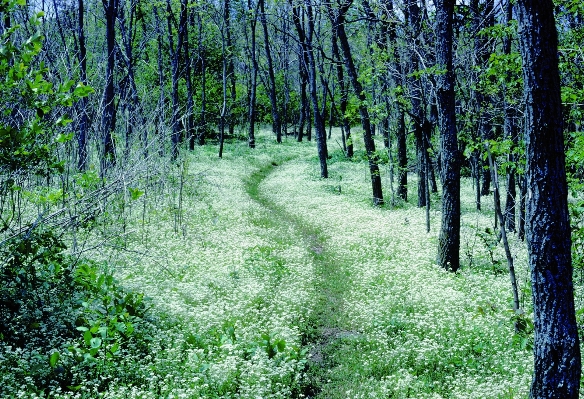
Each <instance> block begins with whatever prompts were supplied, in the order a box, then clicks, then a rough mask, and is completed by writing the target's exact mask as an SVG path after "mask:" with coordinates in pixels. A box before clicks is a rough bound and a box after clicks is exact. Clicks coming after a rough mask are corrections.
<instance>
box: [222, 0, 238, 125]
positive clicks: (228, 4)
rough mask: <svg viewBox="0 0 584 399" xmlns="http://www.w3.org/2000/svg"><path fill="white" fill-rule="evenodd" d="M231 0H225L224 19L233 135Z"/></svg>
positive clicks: (228, 118)
mask: <svg viewBox="0 0 584 399" xmlns="http://www.w3.org/2000/svg"><path fill="white" fill-rule="evenodd" d="M230 7H231V1H230V0H225V8H224V10H223V21H224V23H225V31H226V39H227V50H226V51H227V57H228V58H227V76H228V79H229V94H230V97H231V104H230V106H229V107H228V110H227V114H226V118H227V120H228V121H229V135H230V136H232V137H233V135H234V134H235V118H234V117H233V111H232V109H231V108H232V107H233V106H235V102H236V100H237V92H236V86H235V65H234V63H233V43H232V40H231V9H230Z"/></svg>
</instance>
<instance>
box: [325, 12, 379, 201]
mask: <svg viewBox="0 0 584 399" xmlns="http://www.w3.org/2000/svg"><path fill="white" fill-rule="evenodd" d="M351 3H352V1H350V2H348V3H344V4H343V6H342V7H339V15H338V16H337V20H336V21H335V23H334V25H335V26H336V28H337V33H338V37H339V42H340V44H341V50H342V52H343V57H344V59H345V67H346V68H347V73H348V75H349V78H350V80H351V84H352V86H353V91H354V92H355V95H356V96H357V98H359V114H360V116H361V123H362V125H363V141H364V142H365V150H366V151H367V158H368V160H369V173H370V175H371V186H372V191H373V204H374V205H376V206H378V205H383V191H382V188H381V175H380V173H379V165H378V162H379V160H378V155H377V153H376V152H375V142H374V141H373V136H372V132H371V121H370V118H369V111H368V110H367V107H366V106H365V100H366V98H365V94H364V93H363V86H362V85H361V82H360V81H359V78H358V76H357V69H356V68H355V64H354V63H353V57H352V56H351V48H350V46H349V40H348V38H347V34H346V32H345V13H346V12H347V11H348V9H349V7H350V5H351ZM331 15H333V14H332V12H331Z"/></svg>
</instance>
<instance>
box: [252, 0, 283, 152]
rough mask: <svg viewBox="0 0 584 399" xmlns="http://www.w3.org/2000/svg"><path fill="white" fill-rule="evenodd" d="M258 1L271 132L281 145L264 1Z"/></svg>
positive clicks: (272, 63) (272, 62)
mask: <svg viewBox="0 0 584 399" xmlns="http://www.w3.org/2000/svg"><path fill="white" fill-rule="evenodd" d="M258 1H259V4H260V22H261V24H262V28H263V32H264V48H265V50H266V59H267V61H268V78H269V81H268V96H269V97H270V106H271V109H272V131H273V132H274V134H275V135H276V141H277V142H278V143H281V142H282V128H281V124H280V113H279V111H278V99H277V96H276V77H275V75H274V61H273V60H272V50H271V48H270V40H269V33H268V19H267V17H266V7H265V0H258Z"/></svg>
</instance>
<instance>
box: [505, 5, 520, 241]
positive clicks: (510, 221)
mask: <svg viewBox="0 0 584 399" xmlns="http://www.w3.org/2000/svg"><path fill="white" fill-rule="evenodd" d="M504 11H505V17H506V23H507V25H509V24H510V23H511V20H512V19H513V4H512V3H511V1H510V0H508V1H507V4H506V5H505V10H504ZM503 53H504V54H506V55H509V54H511V38H510V37H508V36H505V38H504V39H503ZM503 107H504V109H505V123H504V129H505V137H506V138H508V139H510V140H511V141H512V142H513V146H512V151H510V153H509V158H508V161H509V163H510V164H511V165H513V164H514V163H515V162H516V161H517V159H515V155H514V154H513V149H515V148H517V146H518V137H517V132H516V129H515V121H514V120H513V118H514V112H513V109H512V106H511V105H510V104H509V103H508V101H507V90H506V87H504V88H503ZM515 186H516V183H515V167H514V166H512V167H510V168H508V170H507V198H506V200H505V224H506V226H507V230H509V231H515V208H516V200H515V198H516V197H517V191H516V190H515Z"/></svg>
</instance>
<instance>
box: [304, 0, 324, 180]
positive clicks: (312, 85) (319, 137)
mask: <svg viewBox="0 0 584 399" xmlns="http://www.w3.org/2000/svg"><path fill="white" fill-rule="evenodd" d="M310 1H311V0H306V1H305V7H306V13H307V20H308V33H307V34H306V49H307V52H306V53H307V58H308V82H309V93H310V100H311V103H312V115H313V119H314V127H315V129H316V148H317V151H318V158H319V161H320V176H321V177H322V178H325V179H326V178H328V165H327V155H328V151H327V146H326V131H325V127H324V118H323V116H322V114H321V112H320V109H319V107H318V93H317V85H316V60H315V59H314V48H313V46H312V39H313V37H314V13H313V10H312V5H311V3H310ZM309 126H310V125H309ZM310 135H311V132H309V137H310Z"/></svg>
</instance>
